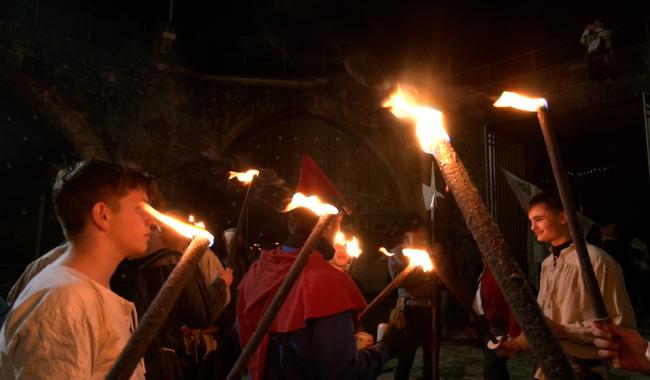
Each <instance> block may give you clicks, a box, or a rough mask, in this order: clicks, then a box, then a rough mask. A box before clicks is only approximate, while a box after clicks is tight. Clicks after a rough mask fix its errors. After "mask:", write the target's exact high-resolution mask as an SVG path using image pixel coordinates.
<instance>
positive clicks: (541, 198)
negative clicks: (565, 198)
mask: <svg viewBox="0 0 650 380" xmlns="http://www.w3.org/2000/svg"><path fill="white" fill-rule="evenodd" d="M539 204H543V205H545V206H546V207H548V208H549V209H550V210H552V211H555V212H562V211H564V206H562V201H561V200H560V197H559V195H558V194H557V193H556V192H554V191H542V192H541V193H539V194H536V195H534V196H533V197H532V198H530V200H529V201H528V211H530V209H531V208H533V206H537V205H539Z"/></svg>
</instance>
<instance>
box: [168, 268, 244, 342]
mask: <svg viewBox="0 0 650 380" xmlns="http://www.w3.org/2000/svg"><path fill="white" fill-rule="evenodd" d="M223 273H226V271H224V272H223ZM223 273H221V274H219V275H218V276H217V277H216V278H214V279H213V281H212V282H211V283H210V286H209V287H207V288H206V286H205V282H204V279H203V277H202V275H201V274H200V273H198V272H196V273H195V275H194V276H192V278H190V280H189V281H188V283H187V285H186V287H185V289H184V291H183V293H182V294H181V296H180V298H179V301H178V303H177V304H178V305H181V306H180V308H179V310H180V313H181V315H182V321H183V323H184V324H185V325H187V327H190V328H193V329H203V328H206V327H208V326H210V325H212V324H213V323H214V321H215V320H216V319H217V318H218V317H219V315H220V314H221V312H222V311H223V309H224V308H225V306H226V302H227V292H226V290H227V289H228V286H227V284H226V281H224V279H223V278H222V277H225V275H224V274H223ZM227 273H228V274H230V282H232V271H228V272H227Z"/></svg>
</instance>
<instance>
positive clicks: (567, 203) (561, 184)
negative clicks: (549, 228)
mask: <svg viewBox="0 0 650 380" xmlns="http://www.w3.org/2000/svg"><path fill="white" fill-rule="evenodd" d="M537 119H538V120H539V125H540V127H541V129H542V134H543V135H544V143H545V144H546V151H547V152H548V158H549V160H550V161H551V168H552V169H553V176H554V177H555V183H556V185H557V190H558V193H559V195H560V200H561V201H562V207H564V213H565V215H566V217H567V221H568V223H569V231H570V233H571V239H573V244H574V245H575V247H576V253H577V255H578V262H579V263H580V269H581V273H582V281H583V282H584V284H585V289H586V290H587V293H588V295H589V299H590V301H591V304H592V305H593V307H594V312H595V314H596V320H600V321H606V320H607V319H609V316H608V314H607V309H606V308H605V301H604V300H603V295H602V294H601V292H600V288H599V287H598V281H597V280H596V274H595V273H594V268H593V266H592V265H591V260H590V259H589V252H588V251H587V245H586V244H585V239H584V236H583V235H582V229H581V228H580V221H578V214H577V212H576V206H575V203H574V202H573V198H572V197H571V190H570V189H569V180H568V178H567V175H566V171H565V169H564V164H563V163H562V156H561V154H560V148H559V146H558V143H557V139H556V137H555V131H554V130H553V128H551V126H550V124H549V122H548V109H547V108H546V107H540V108H539V110H538V111H537Z"/></svg>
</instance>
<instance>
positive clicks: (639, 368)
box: [591, 322, 650, 374]
mask: <svg viewBox="0 0 650 380" xmlns="http://www.w3.org/2000/svg"><path fill="white" fill-rule="evenodd" d="M591 329H592V334H593V335H594V336H595V337H596V339H595V340H594V345H596V347H598V348H599V350H598V355H599V356H600V357H601V358H603V359H608V360H612V359H614V358H618V360H619V362H620V366H621V368H622V369H624V370H627V371H636V372H641V373H645V374H650V361H649V360H648V358H646V356H645V353H646V350H647V349H648V341H646V340H645V338H643V337H642V336H641V335H640V334H639V332H638V331H636V330H633V329H626V328H623V327H620V326H617V325H615V324H613V323H609V324H607V325H605V324H603V323H602V322H594V323H593V325H592V328H591Z"/></svg>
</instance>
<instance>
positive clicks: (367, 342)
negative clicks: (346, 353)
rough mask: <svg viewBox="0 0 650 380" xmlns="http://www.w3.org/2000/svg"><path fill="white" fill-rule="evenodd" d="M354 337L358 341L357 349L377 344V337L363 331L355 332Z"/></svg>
mask: <svg viewBox="0 0 650 380" xmlns="http://www.w3.org/2000/svg"><path fill="white" fill-rule="evenodd" d="M354 338H355V339H356V341H357V350H361V349H363V348H368V347H372V345H373V344H375V338H373V337H372V335H370V334H368V333H366V332H363V331H361V332H358V333H356V334H354Z"/></svg>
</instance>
